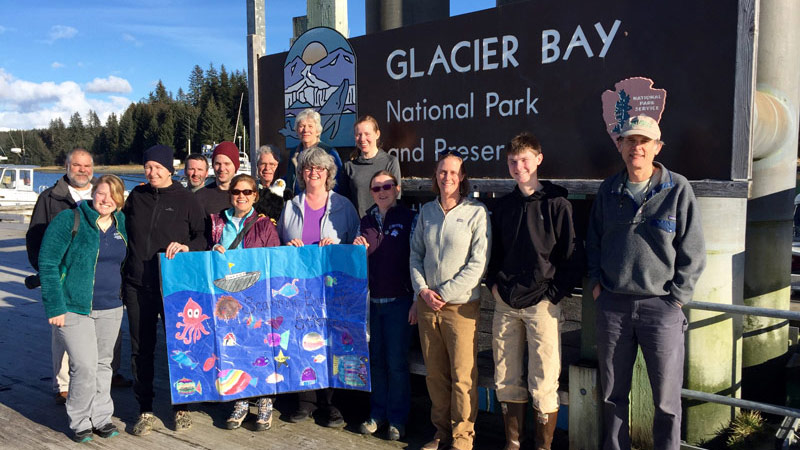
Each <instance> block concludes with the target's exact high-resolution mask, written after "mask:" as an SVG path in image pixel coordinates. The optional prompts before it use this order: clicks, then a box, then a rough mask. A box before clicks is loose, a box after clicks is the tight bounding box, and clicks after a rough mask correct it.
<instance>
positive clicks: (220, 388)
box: [217, 369, 258, 395]
mask: <svg viewBox="0 0 800 450" xmlns="http://www.w3.org/2000/svg"><path fill="white" fill-rule="evenodd" d="M251 384H252V385H253V386H256V385H257V384H258V378H253V377H251V376H250V374H249V373H247V372H245V371H242V370H239V369H225V370H223V371H221V372H220V373H219V377H218V378H217V392H219V393H220V394H222V395H233V394H238V393H239V392H242V391H243V390H245V388H247V386H250V385H251Z"/></svg>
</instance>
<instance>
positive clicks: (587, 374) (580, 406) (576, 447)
mask: <svg viewBox="0 0 800 450" xmlns="http://www.w3.org/2000/svg"><path fill="white" fill-rule="evenodd" d="M600 402H601V396H600V373H599V372H598V371H597V367H596V366H594V365H593V366H589V365H580V366H579V365H572V366H569V449H570V450H596V449H599V448H600V444H601V443H600V439H601V438H602V429H603V417H602V414H601V413H602V409H601V406H602V405H601V404H600Z"/></svg>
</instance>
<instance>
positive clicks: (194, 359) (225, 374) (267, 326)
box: [161, 245, 370, 404]
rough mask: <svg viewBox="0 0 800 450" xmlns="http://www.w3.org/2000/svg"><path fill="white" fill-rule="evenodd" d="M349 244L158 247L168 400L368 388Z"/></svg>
mask: <svg viewBox="0 0 800 450" xmlns="http://www.w3.org/2000/svg"><path fill="white" fill-rule="evenodd" d="M366 264H367V257H366V249H365V247H362V246H359V245H329V246H325V247H318V246H315V245H310V246H305V247H301V248H296V247H272V248H254V249H243V250H229V251H227V252H225V254H224V255H223V254H220V253H218V252H214V251H210V252H189V253H178V254H177V255H176V256H175V258H174V259H173V260H171V261H170V260H167V259H166V258H165V257H164V256H163V254H162V255H161V286H162V293H163V295H164V322H165V327H166V337H167V353H168V356H169V376H170V385H171V389H170V391H171V393H172V403H173V404H178V403H193V402H208V401H230V400H235V399H239V398H248V397H257V396H262V395H268V394H279V393H283V392H293V391H304V390H315V389H322V388H328V387H333V388H340V389H356V390H363V391H369V390H370V376H369V363H368V357H369V347H368V345H367V313H368V311H369V309H368V308H369V303H368V298H367V267H366Z"/></svg>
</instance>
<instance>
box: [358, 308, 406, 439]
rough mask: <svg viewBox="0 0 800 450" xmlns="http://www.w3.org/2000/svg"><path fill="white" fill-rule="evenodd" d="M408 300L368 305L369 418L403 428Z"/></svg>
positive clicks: (404, 417)
mask: <svg viewBox="0 0 800 450" xmlns="http://www.w3.org/2000/svg"><path fill="white" fill-rule="evenodd" d="M411 298H412V297H411V296H410V295H409V296H404V297H397V298H396V299H395V300H394V301H392V302H389V303H372V302H370V305H369V317H370V323H369V331H370V341H369V354H370V359H371V361H370V375H371V378H370V379H371V381H372V396H371V397H370V404H371V407H372V411H371V413H370V417H371V418H372V419H374V420H375V421H376V422H383V421H386V420H388V421H389V423H391V424H392V425H403V426H405V424H406V421H407V420H408V410H409V408H410V397H411V385H410V377H409V372H408V348H409V345H410V343H411V325H409V324H408V310H409V308H411V303H412V301H411Z"/></svg>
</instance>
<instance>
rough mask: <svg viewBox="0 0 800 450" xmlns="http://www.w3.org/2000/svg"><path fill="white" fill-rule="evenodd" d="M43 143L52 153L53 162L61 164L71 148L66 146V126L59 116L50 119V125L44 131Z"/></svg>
mask: <svg viewBox="0 0 800 450" xmlns="http://www.w3.org/2000/svg"><path fill="white" fill-rule="evenodd" d="M44 136H45V138H44V143H45V145H46V146H47V148H49V149H50V153H52V154H53V156H54V158H55V162H56V163H57V164H61V163H63V162H64V159H65V157H66V155H67V152H68V151H70V150H71V148H67V147H68V146H67V127H66V126H65V125H64V121H63V120H61V118H60V117H56V118H55V119H51V120H50V126H49V127H48V128H47V131H45V132H44Z"/></svg>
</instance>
